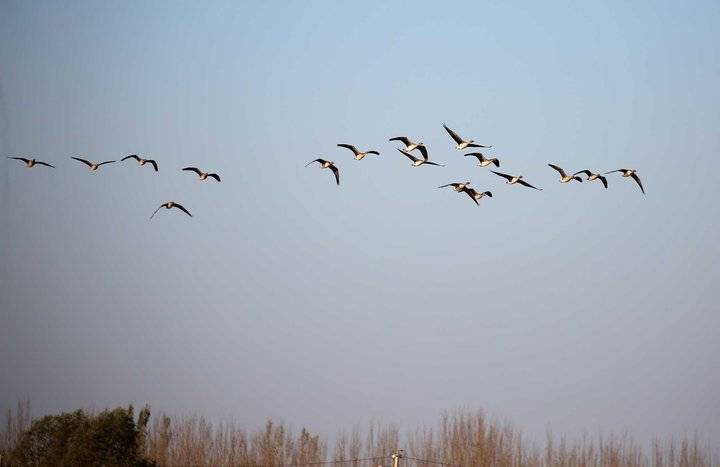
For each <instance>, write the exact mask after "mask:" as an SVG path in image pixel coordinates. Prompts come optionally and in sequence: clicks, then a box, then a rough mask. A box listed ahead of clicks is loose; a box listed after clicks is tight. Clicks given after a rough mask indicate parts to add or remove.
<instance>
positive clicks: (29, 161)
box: [7, 156, 55, 169]
mask: <svg viewBox="0 0 720 467" xmlns="http://www.w3.org/2000/svg"><path fill="white" fill-rule="evenodd" d="M7 158H8V159H15V160H16V161H22V162H24V163H25V165H26V166H27V167H28V168H29V169H32V168H33V167H35V166H36V165H44V166H45V167H52V168H53V169H54V168H55V166H54V165H51V164H48V163H47V162H42V161H39V160H37V159H27V158H25V157H13V156H7Z"/></svg>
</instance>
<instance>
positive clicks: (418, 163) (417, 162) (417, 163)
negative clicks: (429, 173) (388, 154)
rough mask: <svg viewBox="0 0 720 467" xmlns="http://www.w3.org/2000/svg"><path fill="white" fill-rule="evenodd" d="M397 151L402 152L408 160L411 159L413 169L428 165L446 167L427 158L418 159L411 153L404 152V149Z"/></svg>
mask: <svg viewBox="0 0 720 467" xmlns="http://www.w3.org/2000/svg"><path fill="white" fill-rule="evenodd" d="M396 149H397V150H398V151H400V152H401V153H402V154H403V155H404V156H405V157H407V158H408V159H410V160H411V161H412V165H413V167H419V166H421V165H425V164H428V165H437V166H438V167H445V166H444V165H442V164H437V163H435V162H430V161H429V160H427V158H423V159H418V158H417V157H415V156H413V155H412V154H410V153H409V152H407V151H406V150H404V149H400V148H396Z"/></svg>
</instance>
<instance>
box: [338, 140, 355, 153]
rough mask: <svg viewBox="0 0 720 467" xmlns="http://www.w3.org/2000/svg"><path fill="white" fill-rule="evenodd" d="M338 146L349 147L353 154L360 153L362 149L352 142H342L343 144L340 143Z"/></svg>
mask: <svg viewBox="0 0 720 467" xmlns="http://www.w3.org/2000/svg"><path fill="white" fill-rule="evenodd" d="M338 147H341V148H346V149H349V150H351V151H352V152H353V154H355V155H358V154H360V151H358V148H356V147H355V146H353V145H352V144H345V143H341V144H338Z"/></svg>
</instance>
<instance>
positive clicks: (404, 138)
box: [388, 136, 428, 159]
mask: <svg viewBox="0 0 720 467" xmlns="http://www.w3.org/2000/svg"><path fill="white" fill-rule="evenodd" d="M388 141H400V142H401V143H403V144H404V145H405V150H406V151H408V152H410V151H412V150H413V149H417V150H418V151H420V154H422V155H423V158H424V159H427V158H428V154H427V148H426V147H425V145H424V144H423V143H422V141H421V142H419V143H413V142H412V141H410V139H409V138H408V137H407V136H395V137H394V138H390V139H389V140H388Z"/></svg>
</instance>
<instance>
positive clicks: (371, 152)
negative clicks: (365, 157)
mask: <svg viewBox="0 0 720 467" xmlns="http://www.w3.org/2000/svg"><path fill="white" fill-rule="evenodd" d="M365 154H375V155H376V156H379V155H380V153H379V152H377V151H367V152H366V153H365Z"/></svg>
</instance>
